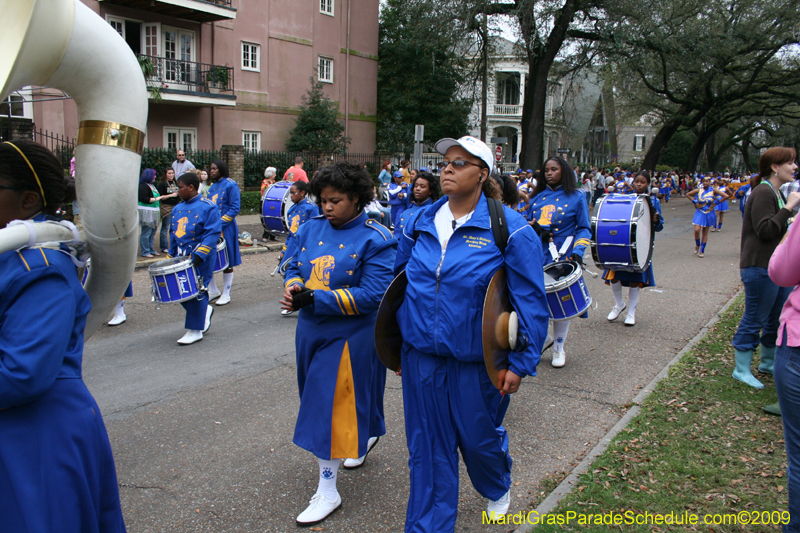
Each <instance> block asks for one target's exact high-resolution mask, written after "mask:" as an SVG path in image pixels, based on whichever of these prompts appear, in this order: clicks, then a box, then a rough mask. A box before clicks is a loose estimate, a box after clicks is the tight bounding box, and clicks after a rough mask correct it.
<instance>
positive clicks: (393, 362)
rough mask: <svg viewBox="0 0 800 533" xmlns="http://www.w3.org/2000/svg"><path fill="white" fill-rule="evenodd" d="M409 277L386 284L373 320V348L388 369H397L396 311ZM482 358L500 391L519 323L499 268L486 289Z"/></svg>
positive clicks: (401, 276) (400, 343)
mask: <svg viewBox="0 0 800 533" xmlns="http://www.w3.org/2000/svg"><path fill="white" fill-rule="evenodd" d="M407 285H408V278H407V277H406V273H405V270H404V271H403V272H401V273H400V274H398V275H397V277H396V278H395V279H394V281H392V283H391V284H390V285H389V288H388V289H387V290H386V293H385V294H384V295H383V299H382V300H381V305H380V307H379V308H378V313H377V316H376V318H375V348H376V350H377V352H378V358H379V359H380V360H381V362H382V363H383V364H384V366H386V368H388V369H389V370H393V371H395V372H397V371H398V370H400V352H401V349H402V346H403V336H402V334H401V332H400V325H399V324H398V323H397V311H398V309H400V306H401V305H402V303H403V299H404V298H405V293H406V286H407ZM481 327H482V331H481V336H482V344H483V358H484V363H485V364H486V371H487V372H488V373H489V377H490V378H491V380H492V383H493V384H494V385H495V386H496V387H497V388H498V389H502V388H503V381H504V380H505V374H506V371H507V370H508V366H509V364H508V354H509V352H510V351H511V350H513V349H514V348H515V347H516V344H517V338H518V332H519V322H518V319H517V313H516V312H515V311H514V309H513V308H512V307H511V303H510V301H509V297H508V284H507V283H506V270H505V268H501V269H500V270H498V271H497V272H496V273H495V275H494V276H493V277H492V280H491V281H490V282H489V287H488V288H487V290H486V297H485V298H484V303H483V320H482V326H481Z"/></svg>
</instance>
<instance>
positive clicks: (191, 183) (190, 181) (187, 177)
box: [178, 172, 200, 190]
mask: <svg viewBox="0 0 800 533" xmlns="http://www.w3.org/2000/svg"><path fill="white" fill-rule="evenodd" d="M178 183H183V184H184V185H186V186H187V187H194V189H195V190H199V189H200V176H198V175H197V174H195V173H194V172H186V173H185V174H181V177H179V178H178Z"/></svg>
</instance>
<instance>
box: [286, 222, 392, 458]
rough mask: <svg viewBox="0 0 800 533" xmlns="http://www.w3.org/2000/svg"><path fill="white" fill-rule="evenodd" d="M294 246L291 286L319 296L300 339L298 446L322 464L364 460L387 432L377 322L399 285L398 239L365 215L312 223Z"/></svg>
mask: <svg viewBox="0 0 800 533" xmlns="http://www.w3.org/2000/svg"><path fill="white" fill-rule="evenodd" d="M294 240H295V241H296V242H295V244H294V245H293V248H294V254H293V257H292V259H291V262H290V264H289V268H288V270H287V272H286V283H285V286H286V287H287V288H288V287H291V286H293V285H301V286H304V287H306V288H308V289H312V290H314V303H313V304H311V305H308V306H306V307H303V308H302V309H301V310H300V313H299V317H298V324H297V332H296V335H295V346H296V352H297V382H298V386H299V392H300V411H299V412H298V414H297V424H296V426H295V432H294V443H295V444H297V445H298V446H300V447H301V448H303V449H305V450H308V451H310V452H311V453H313V454H314V455H315V456H316V457H318V458H319V459H325V460H330V459H343V458H356V457H361V456H362V455H364V454H365V453H367V441H368V440H369V438H370V437H379V436H381V435H383V434H385V433H386V426H385V422H384V415H383V394H384V387H385V384H386V368H385V367H384V366H383V365H382V364H381V363H380V361H379V359H378V354H377V352H376V350H375V340H374V334H375V316H376V314H377V311H378V306H379V305H380V303H381V299H382V298H383V294H384V293H385V292H386V288H387V287H388V286H389V284H390V283H391V281H392V268H391V265H392V264H393V263H394V258H395V253H396V249H397V240H395V239H393V238H392V234H391V232H390V231H389V230H388V229H387V228H386V227H385V226H383V225H381V224H379V223H377V222H375V221H374V220H371V219H369V217H367V214H366V212H364V211H362V212H361V213H359V215H358V216H357V217H356V218H354V219H353V220H350V221H349V222H346V223H345V224H343V225H341V226H340V227H339V228H334V227H333V226H332V225H331V224H330V222H328V220H327V219H326V218H325V217H322V216H319V217H315V218H312V219H311V220H309V221H308V222H306V223H305V224H303V225H302V226H301V227H300V229H299V230H298V231H297V233H296V234H295V238H294Z"/></svg>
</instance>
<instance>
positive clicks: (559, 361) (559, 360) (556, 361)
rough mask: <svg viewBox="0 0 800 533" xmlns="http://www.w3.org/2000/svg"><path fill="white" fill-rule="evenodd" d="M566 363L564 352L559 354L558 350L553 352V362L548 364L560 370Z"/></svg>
mask: <svg viewBox="0 0 800 533" xmlns="http://www.w3.org/2000/svg"><path fill="white" fill-rule="evenodd" d="M566 363H567V354H565V353H564V350H561V351H560V352H559V351H558V350H554V351H553V360H552V361H551V362H550V364H551V365H553V367H554V368H561V367H562V366H564V365H565V364H566Z"/></svg>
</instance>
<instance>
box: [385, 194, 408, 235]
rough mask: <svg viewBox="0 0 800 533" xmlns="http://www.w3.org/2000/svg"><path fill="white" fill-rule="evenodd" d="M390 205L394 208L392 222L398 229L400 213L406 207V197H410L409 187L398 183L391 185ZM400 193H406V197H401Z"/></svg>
mask: <svg viewBox="0 0 800 533" xmlns="http://www.w3.org/2000/svg"><path fill="white" fill-rule="evenodd" d="M388 192H389V205H390V206H391V208H392V212H391V214H390V216H391V217H392V224H393V225H394V227H395V230H397V226H398V224H399V223H400V214H401V213H402V212H403V211H404V210H405V208H406V202H407V200H406V198H407V197H408V187H402V186H400V185H398V184H397V183H392V184H391V185H389V189H388ZM400 193H404V194H405V197H404V198H400Z"/></svg>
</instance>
